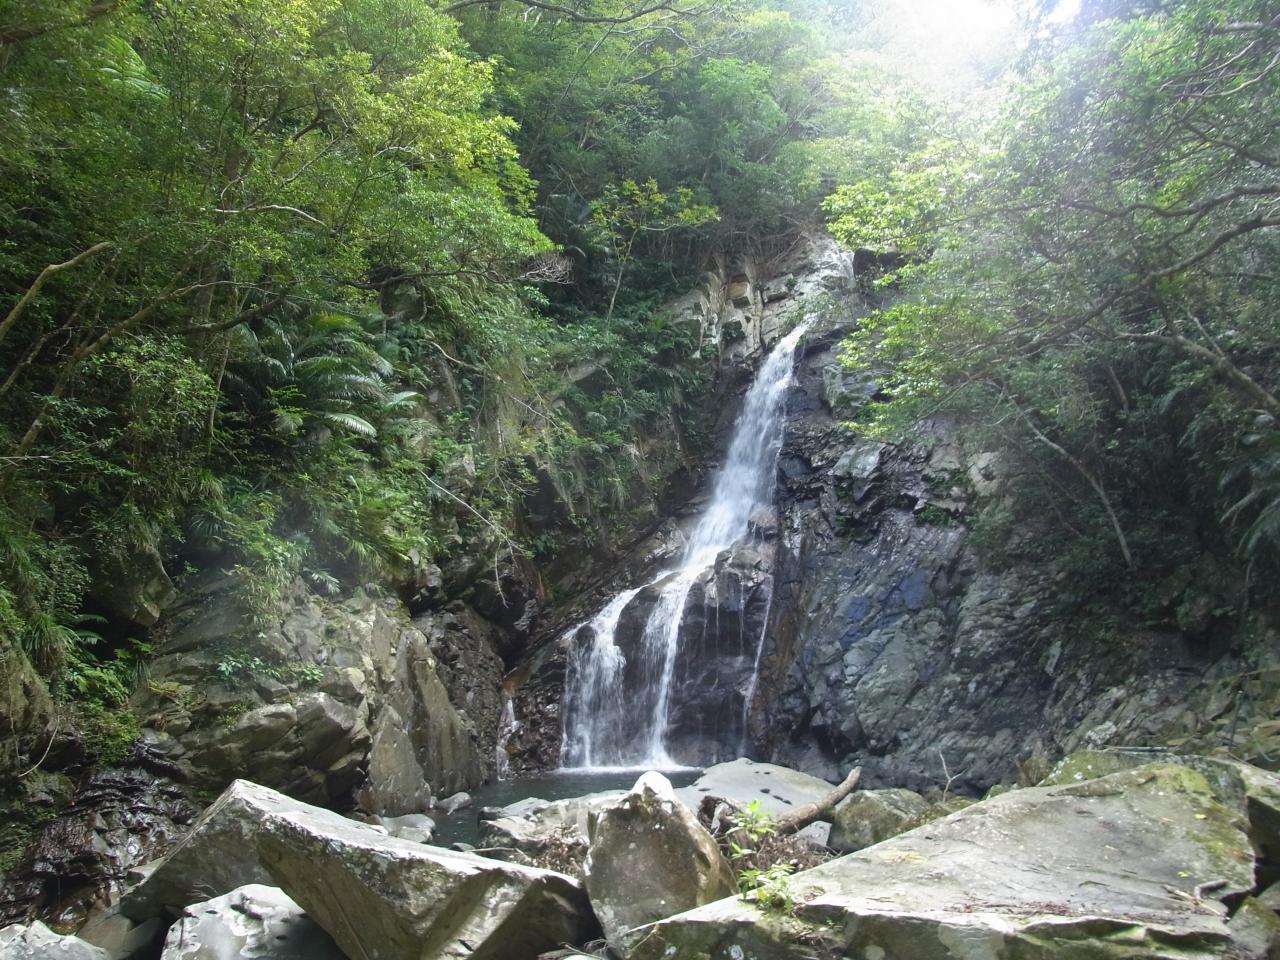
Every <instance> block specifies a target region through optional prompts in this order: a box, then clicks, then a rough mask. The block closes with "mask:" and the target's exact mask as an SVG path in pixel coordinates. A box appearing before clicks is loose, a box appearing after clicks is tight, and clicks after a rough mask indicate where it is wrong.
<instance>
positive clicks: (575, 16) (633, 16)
mask: <svg viewBox="0 0 1280 960" xmlns="http://www.w3.org/2000/svg"><path fill="white" fill-rule="evenodd" d="M491 2H492V0H458V2H457V3H451V4H449V6H447V7H445V8H444V9H443V10H441V13H456V12H457V11H459V10H462V9H464V8H466V7H474V6H478V5H480V4H482V3H491ZM518 2H519V3H521V4H523V5H524V6H526V7H536V8H537V9H539V10H550V11H551V12H552V13H558V14H560V15H561V16H563V17H565V18H567V19H569V20H572V21H574V22H575V23H630V22H631V21H632V20H639V19H640V18H641V17H647V16H648V15H649V14H651V13H659V12H663V11H665V12H667V13H674V14H675V15H676V16H680V17H685V16H689V15H690V13H691V12H692V11H689V10H680V9H677V8H676V7H673V6H671V4H669V3H655V4H654V5H652V6H649V7H641V8H640V9H639V10H635V11H632V12H631V13H628V14H625V15H624V16H620V17H595V16H590V15H589V14H585V13H579V12H578V11H576V10H573V9H571V8H570V7H561V6H558V5H557V4H554V3H544V2H543V0H518Z"/></svg>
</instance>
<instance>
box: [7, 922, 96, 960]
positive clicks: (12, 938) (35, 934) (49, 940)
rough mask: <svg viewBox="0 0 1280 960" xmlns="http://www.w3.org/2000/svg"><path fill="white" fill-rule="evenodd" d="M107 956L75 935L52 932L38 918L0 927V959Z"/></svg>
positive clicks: (63, 959)
mask: <svg viewBox="0 0 1280 960" xmlns="http://www.w3.org/2000/svg"><path fill="white" fill-rule="evenodd" d="M53 957H56V958H58V960H108V958H107V952H106V951H105V950H102V949H100V948H98V947H95V946H93V945H92V944H90V943H85V942H84V941H83V940H81V939H79V938H78V937H64V936H60V935H59V934H56V933H54V932H53V931H52V930H50V929H49V928H48V927H46V926H45V925H44V924H43V923H41V922H40V921H39V920H35V921H33V922H32V923H31V924H30V925H26V924H21V923H16V924H14V925H13V926H11V927H5V928H4V929H3V930H0V960H50V958H53Z"/></svg>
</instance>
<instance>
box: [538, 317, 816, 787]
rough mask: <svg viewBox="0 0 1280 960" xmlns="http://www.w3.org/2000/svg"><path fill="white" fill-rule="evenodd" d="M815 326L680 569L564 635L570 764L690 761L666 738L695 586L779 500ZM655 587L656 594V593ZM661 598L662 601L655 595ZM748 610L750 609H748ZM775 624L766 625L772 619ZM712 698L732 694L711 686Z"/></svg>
mask: <svg viewBox="0 0 1280 960" xmlns="http://www.w3.org/2000/svg"><path fill="white" fill-rule="evenodd" d="M807 328H808V324H807V323H806V324H801V325H800V326H797V327H796V328H795V329H794V330H792V331H791V333H789V334H788V335H787V336H786V337H784V338H783V339H782V340H780V341H779V342H778V344H777V346H776V347H774V349H773V350H772V351H771V352H770V353H769V355H768V356H767V357H766V358H765V361H764V363H763V364H761V366H760V370H759V372H758V373H757V374H756V379H755V381H754V383H752V385H751V388H750V389H749V390H748V391H747V395H746V398H745V399H744V401H743V405H742V412H741V413H740V414H739V415H738V419H737V421H736V422H735V424H734V430H733V438H732V440H731V441H730V444H729V452H728V455H727V456H726V458H725V462H724V465H723V466H722V467H721V468H720V471H719V473H718V474H717V475H716V481H715V486H714V488H713V490H712V494H711V497H710V499H709V500H708V502H707V505H706V508H705V509H704V510H703V513H702V515H701V516H700V517H699V518H698V522H697V525H696V526H695V527H694V528H693V530H692V532H691V533H690V535H689V540H688V543H687V544H686V546H685V550H684V554H683V556H682V558H681V561H680V564H679V566H678V567H675V568H673V569H668V570H664V571H662V572H661V573H659V574H658V575H657V576H656V577H655V578H654V579H652V580H651V581H649V582H648V583H645V584H643V585H641V586H639V587H635V588H632V589H630V590H626V591H624V592H622V593H620V594H618V595H617V596H616V597H614V598H613V599H612V600H611V601H610V602H609V603H608V604H607V605H606V606H605V607H604V608H603V609H602V610H601V611H600V612H599V613H598V614H596V615H595V616H594V617H593V618H592V619H590V620H588V621H586V622H584V623H581V624H578V625H577V626H575V627H573V628H572V629H570V630H569V631H568V632H567V633H566V634H565V635H564V637H563V638H562V641H561V642H562V643H564V644H565V645H566V646H568V647H569V649H570V653H569V663H568V673H567V676H566V678H565V695H564V704H563V708H562V711H561V714H562V736H561V747H560V763H561V766H562V767H570V768H580V767H593V768H607V767H639V766H648V767H667V768H669V767H674V766H680V765H681V764H682V762H688V759H690V758H681V757H675V756H672V755H671V752H670V744H669V738H668V732H669V731H668V728H669V725H670V723H669V721H670V717H671V713H672V709H673V706H675V703H674V700H675V698H676V697H677V693H676V691H675V690H674V689H673V681H674V678H675V667H676V661H677V657H678V655H679V653H680V633H681V629H680V628H681V624H682V622H683V620H684V617H685V611H686V604H687V603H688V602H689V598H690V593H691V592H692V591H693V589H694V586H695V585H696V584H698V583H699V582H701V581H703V580H704V579H705V578H706V576H707V575H708V574H712V575H714V574H715V571H716V562H717V559H718V558H719V557H720V556H721V555H722V554H723V553H724V552H725V551H726V550H727V549H729V548H730V547H733V546H734V545H735V544H740V543H742V542H743V541H745V540H746V538H747V536H748V534H749V533H750V532H751V517H752V514H753V513H755V512H756V511H757V510H759V509H761V508H765V507H771V506H772V504H773V491H774V474H775V471H776V469H777V461H778V453H779V451H780V450H781V449H782V435H783V421H784V416H783V415H784V413H785V409H784V408H785V400H786V395H787V391H788V389H789V388H790V387H791V384H792V382H793V380H794V376H793V370H794V367H795V352H796V346H797V345H798V344H799V342H800V338H801V337H802V336H803V335H804V333H805V330H806V329H807ZM651 588H652V589H651ZM655 593H656V595H655ZM641 601H645V602H648V601H652V606H651V607H650V609H649V612H648V614H647V617H646V619H645V622H644V628H643V631H642V632H641V634H640V636H639V639H638V641H637V642H634V643H631V644H630V645H629V649H624V647H623V646H621V645H619V643H618V627H619V624H620V622H621V621H622V618H623V615H624V613H625V612H626V611H627V609H628V608H629V607H631V606H632V605H633V604H637V603H639V602H641ZM744 612H745V611H744ZM766 625H767V620H766ZM763 643H764V636H763V632H762V635H761V636H760V637H759V638H758V642H757V644H756V646H755V647H754V648H753V649H752V650H751V651H750V652H749V653H748V654H747V655H746V657H745V659H746V661H747V663H748V664H749V666H750V671H751V676H750V680H749V682H748V683H747V684H745V689H743V690H742V691H741V695H742V696H743V697H745V698H747V699H746V702H745V703H744V704H743V707H742V709H741V711H739V712H736V714H735V716H734V723H735V724H736V723H737V722H738V721H739V717H740V718H741V722H742V724H743V731H741V734H740V735H739V736H736V737H734V742H735V743H741V742H742V740H743V739H744V738H745V721H746V714H747V710H748V708H749V706H750V699H749V698H750V697H751V696H752V695H753V694H754V692H755V688H756V684H757V679H758V677H757V675H758V671H759V667H760V654H761V650H762V648H763ZM705 694H706V696H707V697H708V698H714V697H717V696H721V697H722V696H724V695H725V694H724V692H723V691H719V690H716V689H709V690H706V691H705Z"/></svg>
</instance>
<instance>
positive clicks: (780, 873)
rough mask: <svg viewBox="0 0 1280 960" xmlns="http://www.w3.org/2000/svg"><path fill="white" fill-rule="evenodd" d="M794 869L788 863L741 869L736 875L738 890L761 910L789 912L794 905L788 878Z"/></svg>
mask: <svg viewBox="0 0 1280 960" xmlns="http://www.w3.org/2000/svg"><path fill="white" fill-rule="evenodd" d="M794 871H795V867H793V866H792V865H791V864H789V863H775V864H774V865H773V866H771V867H768V868H766V869H763V870H756V869H750V870H743V871H742V872H741V873H740V874H739V875H738V890H739V891H740V892H741V893H742V895H743V896H744V897H746V896H750V897H751V899H752V900H753V901H754V902H755V904H756V905H757V906H758V907H760V909H761V910H774V911H778V912H780V913H790V912H791V908H792V907H794V906H795V897H794V895H793V894H792V892H791V886H790V884H789V883H788V882H787V881H788V878H789V877H790V876H791V874H792V873H793V872H794Z"/></svg>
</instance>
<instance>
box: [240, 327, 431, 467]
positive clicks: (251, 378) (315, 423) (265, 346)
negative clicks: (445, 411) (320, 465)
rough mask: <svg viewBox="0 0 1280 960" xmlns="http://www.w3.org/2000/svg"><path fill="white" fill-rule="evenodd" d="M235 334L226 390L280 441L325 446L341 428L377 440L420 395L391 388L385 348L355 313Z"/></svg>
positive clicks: (241, 330)
mask: <svg viewBox="0 0 1280 960" xmlns="http://www.w3.org/2000/svg"><path fill="white" fill-rule="evenodd" d="M235 337H236V344H235V351H234V353H235V356H234V358H233V360H232V361H231V362H230V363H228V365H227V371H226V375H225V378H224V381H223V383H224V390H225V392H226V393H227V394H228V397H229V398H230V399H231V400H232V401H233V402H235V403H238V404H239V405H241V406H243V407H244V408H246V409H247V410H248V411H249V412H251V413H252V414H253V415H255V416H259V417H261V418H262V419H263V420H265V421H267V422H269V423H271V425H272V428H273V432H274V433H275V434H276V435H277V436H278V437H280V438H300V439H302V440H303V441H304V442H306V443H323V442H325V441H326V440H328V439H329V438H330V437H331V436H332V434H333V432H334V431H335V430H336V431H341V432H345V433H349V434H355V435H357V436H362V437H369V438H372V437H375V436H377V434H378V426H377V424H379V423H380V422H381V421H383V420H385V419H387V418H388V417H392V416H394V415H395V414H396V413H397V412H401V411H403V410H404V409H405V408H406V406H407V404H408V401H409V400H411V399H413V398H414V397H416V396H417V394H415V393H413V392H412V391H406V392H399V393H396V392H393V391H392V390H391V389H390V386H389V384H388V378H390V377H391V376H392V374H393V369H392V365H391V362H390V361H389V360H388V359H387V358H386V357H385V356H383V354H382V352H380V350H381V349H382V348H383V346H384V345H383V344H381V343H380V342H379V339H378V338H377V337H376V336H375V335H374V334H372V333H370V332H369V331H368V330H366V329H365V328H364V326H363V325H362V324H361V322H360V321H359V320H358V319H356V318H354V317H349V316H344V315H342V314H337V313H314V314H309V315H307V316H305V317H301V318H287V317H286V318H272V319H268V320H265V321H263V322H262V323H261V324H260V325H259V326H257V327H256V328H251V327H249V326H241V327H237V328H236V332H235Z"/></svg>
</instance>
